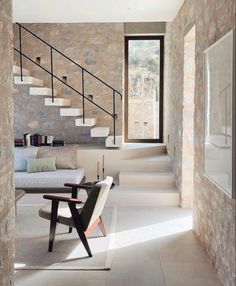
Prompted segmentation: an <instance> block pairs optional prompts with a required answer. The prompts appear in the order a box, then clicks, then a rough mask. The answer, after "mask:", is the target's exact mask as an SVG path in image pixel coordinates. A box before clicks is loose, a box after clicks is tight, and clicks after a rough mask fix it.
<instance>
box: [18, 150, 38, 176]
mask: <svg viewBox="0 0 236 286" xmlns="http://www.w3.org/2000/svg"><path fill="white" fill-rule="evenodd" d="M37 152H38V147H27V148H25V147H15V148H14V165H15V171H21V172H25V171H26V170H27V159H28V158H36V156H37Z"/></svg>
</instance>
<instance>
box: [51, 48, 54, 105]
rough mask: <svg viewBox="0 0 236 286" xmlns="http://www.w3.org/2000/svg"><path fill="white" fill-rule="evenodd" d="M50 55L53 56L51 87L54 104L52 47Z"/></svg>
mask: <svg viewBox="0 0 236 286" xmlns="http://www.w3.org/2000/svg"><path fill="white" fill-rule="evenodd" d="M50 55H51V87H52V102H54V82H53V80H54V79H53V50H52V47H51V46H50Z"/></svg>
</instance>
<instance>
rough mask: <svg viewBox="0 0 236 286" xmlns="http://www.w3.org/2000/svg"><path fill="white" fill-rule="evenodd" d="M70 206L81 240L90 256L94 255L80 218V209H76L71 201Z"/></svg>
mask: <svg viewBox="0 0 236 286" xmlns="http://www.w3.org/2000/svg"><path fill="white" fill-rule="evenodd" d="M69 208H70V211H71V215H72V218H73V222H74V224H75V227H76V230H77V233H78V235H79V237H80V240H81V241H82V243H83V245H84V248H85V249H86V251H87V253H88V255H89V256H90V257H92V256H93V255H92V252H91V250H90V247H89V244H88V241H87V238H86V236H85V233H84V230H83V227H82V221H81V219H80V215H79V213H78V210H77V209H76V206H75V204H73V203H69Z"/></svg>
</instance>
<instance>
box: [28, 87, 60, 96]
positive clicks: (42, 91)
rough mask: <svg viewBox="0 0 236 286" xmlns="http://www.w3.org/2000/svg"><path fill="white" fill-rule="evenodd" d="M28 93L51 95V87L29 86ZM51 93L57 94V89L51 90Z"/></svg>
mask: <svg viewBox="0 0 236 286" xmlns="http://www.w3.org/2000/svg"><path fill="white" fill-rule="evenodd" d="M29 93H30V95H43V96H51V95H52V89H51V88H48V87H30V89H29ZM53 95H54V96H57V91H56V90H53Z"/></svg>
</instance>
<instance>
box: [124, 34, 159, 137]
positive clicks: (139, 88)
mask: <svg viewBox="0 0 236 286" xmlns="http://www.w3.org/2000/svg"><path fill="white" fill-rule="evenodd" d="M159 83H160V41H159V40H151V39H150V40H149V39H147V40H141V39H140V40H135V39H134V40H129V45H128V139H158V138H159V105H160V104H159V101H160V89H159Z"/></svg>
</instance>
